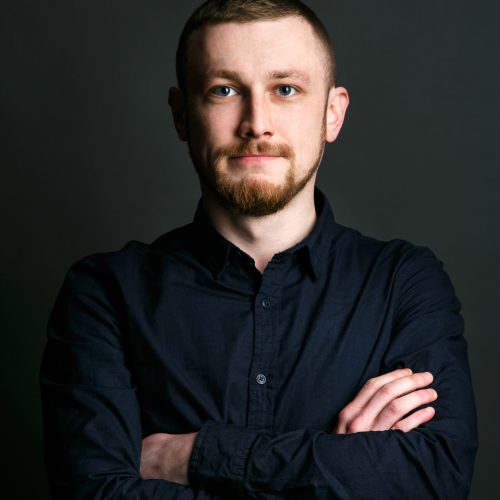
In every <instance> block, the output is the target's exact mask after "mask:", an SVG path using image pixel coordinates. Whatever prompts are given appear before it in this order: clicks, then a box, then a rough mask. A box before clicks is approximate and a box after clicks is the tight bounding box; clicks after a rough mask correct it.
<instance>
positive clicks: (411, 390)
mask: <svg viewBox="0 0 500 500" xmlns="http://www.w3.org/2000/svg"><path fill="white" fill-rule="evenodd" d="M432 381H433V377H432V374H431V373H428V372H424V373H413V372H412V370H410V369H409V368H406V369H399V370H394V371H392V372H389V373H386V374H384V375H381V376H379V377H375V378H372V379H370V380H368V382H366V384H365V385H364V386H363V388H362V389H361V391H360V392H359V394H358V395H357V396H356V398H355V399H354V400H353V401H352V402H351V403H349V405H347V406H346V407H345V408H344V409H343V410H342V411H341V412H340V415H339V419H338V422H337V425H336V427H335V431H334V433H335V434H352V433H356V432H370V431H387V430H401V431H403V432H409V431H411V430H412V429H415V428H417V427H418V426H419V425H421V424H424V423H425V422H427V421H429V420H430V419H431V418H432V417H433V416H434V414H435V410H434V408H433V407H432V406H426V407H425V408H420V409H418V408H419V407H421V406H422V405H426V404H427V403H431V402H432V401H434V400H436V399H437V392H436V391H435V390H434V389H430V388H425V387H426V386H428V385H429V384H430V383H431V382H432ZM415 410H416V411H415ZM410 413H411V414H410ZM197 435H198V433H197V432H192V433H188V434H166V433H158V434H152V435H150V436H148V437H146V438H144V439H143V440H142V452H141V465H140V472H141V477H142V478H143V479H164V480H166V481H171V482H174V483H179V484H184V485H188V484H189V479H188V474H189V462H190V460H191V456H192V453H193V448H194V443H195V440H196V437H197Z"/></svg>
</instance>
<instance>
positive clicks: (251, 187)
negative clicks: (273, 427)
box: [140, 17, 437, 484]
mask: <svg viewBox="0 0 500 500" xmlns="http://www.w3.org/2000/svg"><path fill="white" fill-rule="evenodd" d="M290 33H293V37H292V36H290ZM322 51H323V48H322V46H321V44H320V43H319V41H318V40H317V39H316V37H315V35H314V32H313V31H312V29H311V28H310V26H309V25H308V24H307V23H306V22H305V21H303V20H302V19H300V18H297V17H287V18H283V19H279V20H274V21H257V22H251V23H243V24H241V23H240V24H236V23H225V24H219V25H216V26H210V27H206V28H203V29H201V30H199V31H198V32H195V33H194V34H193V37H192V40H191V62H192V63H191V66H190V68H188V74H187V89H186V91H185V93H183V92H182V91H181V90H180V89H178V88H172V89H171V90H170V98H169V102H170V105H171V108H172V114H173V118H174V123H175V127H176V130H177V133H178V135H179V137H180V139H181V140H183V141H187V142H188V145H189V150H190V154H191V157H192V160H193V163H194V165H195V168H196V170H197V172H198V174H199V177H200V184H201V190H202V200H203V204H204V208H205V210H206V212H207V214H208V215H209V217H210V219H211V222H212V224H213V225H214V227H215V229H216V230H217V231H218V232H219V233H220V234H222V235H223V236H224V237H225V238H226V239H228V240H229V241H231V242H232V243H233V244H235V245H236V246H238V247H239V248H241V249H242V250H244V251H245V252H246V253H248V254H249V255H250V256H252V257H253V258H254V260H255V266H256V268H257V269H258V270H259V271H261V272H264V270H265V267H266V265H267V263H268V262H269V260H270V259H271V258H272V257H273V255H274V254H276V253H278V252H280V251H283V250H285V249H287V248H290V247H291V246H293V245H294V244H296V243H298V242H299V241H301V240H302V239H304V238H305V237H306V236H307V235H308V234H309V232H310V231H311V230H312V228H313V227H314V224H315V222H316V212H315V207H314V183H315V179H316V172H317V167H318V166H319V162H320V160H321V157H322V154H323V148H324V145H325V142H333V141H335V139H336V138H337V135H338V133H339V132H340V129H341V127H342V124H343V120H344V116H345V112H346V109H347V106H348V103H349V97H348V94H347V91H346V90H345V89H343V88H342V87H336V88H331V89H328V88H326V85H325V82H326V81H327V75H326V72H325V64H324V54H323V53H322ZM290 89H292V90H290ZM221 180H223V181H224V183H225V185H226V187H227V189H229V190H231V189H233V190H234V189H236V187H237V186H240V187H241V186H243V187H244V188H245V189H247V191H248V192H249V193H250V194H249V195H248V193H247V195H248V196H249V197H250V198H251V197H252V196H254V198H255V197H257V198H259V197H260V198H259V200H260V201H259V203H260V206H261V207H262V206H263V205H265V203H264V202H271V201H272V198H273V196H274V197H276V196H278V197H280V196H281V195H282V194H283V192H284V191H286V189H288V188H290V186H291V187H292V192H293V196H292V197H291V198H290V199H289V200H287V202H286V203H285V204H284V205H283V206H282V207H281V208H280V209H278V210H271V211H268V212H269V213H267V212H266V211H265V210H264V212H262V213H255V212H254V213H252V211H251V210H250V211H247V212H245V210H240V209H238V207H234V206H231V205H230V203H229V202H228V200H227V199H224V196H223V195H222V194H221V193H220V192H218V190H220V185H218V184H217V183H219V184H220V182H222V181H221ZM301 184H303V185H301ZM298 186H300V189H296V190H295V191H293V189H294V188H297V187H298ZM284 188H286V189H284ZM233 201H234V202H237V200H233ZM240 202H241V200H240ZM250 204H251V203H250ZM268 207H269V205H268ZM254 208H255V207H254ZM430 383H432V375H431V374H428V373H412V372H411V370H409V369H402V370H396V371H393V372H390V373H387V374H384V375H381V376H379V377H376V378H373V379H371V380H369V381H368V382H366V384H365V385H364V387H363V388H362V389H361V391H360V392H359V394H358V395H357V396H356V397H355V399H354V400H353V401H352V402H351V403H349V404H348V405H347V406H346V407H345V408H344V409H343V410H342V412H341V413H340V414H339V419H338V422H337V425H336V428H335V429H332V432H333V433H337V434H350V433H355V432H367V431H382V430H391V429H392V430H395V429H399V430H402V431H404V432H409V431H411V430H412V429H414V428H416V427H418V426H419V425H421V424H422V423H424V422H426V421H428V420H430V419H431V418H432V417H433V416H434V410H433V409H432V408H423V409H418V408H420V407H422V405H426V404H428V403H431V402H432V401H434V400H435V399H436V397H437V394H436V392H435V391H434V390H433V389H425V387H427V386H428V385H429V384H430ZM414 410H417V411H415V412H414V413H411V412H413V411H414ZM410 413H411V415H409V414H410ZM196 436H197V433H190V434H179V435H171V434H164V433H159V434H153V435H151V436H148V437H146V438H145V439H144V440H143V442H142V456H141V469H140V470H141V476H142V477H143V478H144V479H165V480H169V481H173V482H177V483H180V484H188V464H189V460H190V458H191V453H192V450H193V446H194V443H195V440H196Z"/></svg>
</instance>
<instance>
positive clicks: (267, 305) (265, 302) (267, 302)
mask: <svg viewBox="0 0 500 500" xmlns="http://www.w3.org/2000/svg"><path fill="white" fill-rule="evenodd" d="M261 304H262V307H263V308H264V309H269V308H270V307H271V300H270V299H269V297H264V298H263V299H262V302H261Z"/></svg>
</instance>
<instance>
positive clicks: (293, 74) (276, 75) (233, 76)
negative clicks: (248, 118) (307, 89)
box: [204, 69, 311, 83]
mask: <svg viewBox="0 0 500 500" xmlns="http://www.w3.org/2000/svg"><path fill="white" fill-rule="evenodd" d="M204 77H205V78H207V79H210V78H226V79H228V80H240V79H241V77H240V75H239V74H238V73H237V72H236V71H230V70H225V69H220V70H212V71H207V72H206V73H205V74H204ZM266 78H267V79H268V80H286V79H287V78H294V79H297V80H302V81H303V82H304V83H310V81H311V78H310V77H309V75H308V74H307V73H305V72H304V71H300V70H294V69H290V70H276V71H271V72H270V73H268V74H267V75H266Z"/></svg>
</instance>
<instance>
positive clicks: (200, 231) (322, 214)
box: [193, 188, 337, 279]
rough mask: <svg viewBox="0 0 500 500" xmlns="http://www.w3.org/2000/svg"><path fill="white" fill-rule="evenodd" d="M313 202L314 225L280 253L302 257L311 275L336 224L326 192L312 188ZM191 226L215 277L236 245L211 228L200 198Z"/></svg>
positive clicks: (331, 240) (332, 235)
mask: <svg viewBox="0 0 500 500" xmlns="http://www.w3.org/2000/svg"><path fill="white" fill-rule="evenodd" d="M314 203H315V206H316V215H317V219H316V224H315V226H314V229H313V230H312V231H311V233H310V234H309V235H308V236H307V237H306V238H304V239H303V240H302V241H301V242H299V243H297V244H296V245H294V246H293V247H291V248H289V249H288V250H285V251H284V252H283V253H290V254H294V255H296V256H297V258H299V259H303V262H304V263H305V264H306V265H307V266H308V267H309V269H310V271H311V273H312V276H313V278H316V277H317V276H318V273H319V272H321V263H322V262H323V261H324V259H323V257H324V255H325V252H326V250H327V249H328V248H329V247H331V245H332V243H333V241H334V239H335V236H336V233H337V224H336V222H335V218H334V215H333V212H332V209H331V207H330V204H329V203H328V200H327V198H326V196H325V195H324V194H323V193H322V192H321V191H320V190H319V189H318V188H315V191H314ZM193 227H194V229H195V239H196V242H197V247H198V250H199V253H200V257H201V258H202V260H203V261H204V263H205V264H206V265H207V267H208V268H209V269H210V270H211V272H212V273H213V274H214V277H215V278H216V279H218V278H220V276H221V275H222V273H223V272H224V269H225V268H226V265H227V263H228V261H229V255H230V253H231V252H232V251H239V249H238V248H237V247H236V246H235V245H233V244H232V243H231V242H230V241H228V240H227V239H226V238H224V237H223V236H222V235H221V234H219V233H218V232H217V231H216V230H215V229H214V227H213V226H212V224H211V222H210V219H209V217H208V214H207V213H206V212H205V210H204V209H203V206H202V202H201V200H200V202H199V203H198V207H197V208H196V212H195V215H194V219H193Z"/></svg>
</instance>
